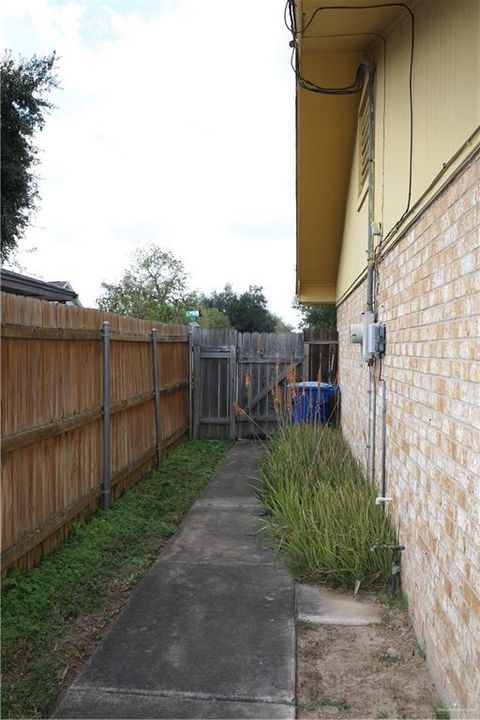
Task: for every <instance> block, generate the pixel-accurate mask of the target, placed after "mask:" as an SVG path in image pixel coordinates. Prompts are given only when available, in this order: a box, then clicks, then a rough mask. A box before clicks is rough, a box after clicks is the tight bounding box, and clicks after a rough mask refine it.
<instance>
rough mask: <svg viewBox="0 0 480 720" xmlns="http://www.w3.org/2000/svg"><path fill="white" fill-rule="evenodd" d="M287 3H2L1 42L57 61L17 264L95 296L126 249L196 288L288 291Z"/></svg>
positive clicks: (291, 216)
mask: <svg viewBox="0 0 480 720" xmlns="http://www.w3.org/2000/svg"><path fill="white" fill-rule="evenodd" d="M283 5H284V2H283V0H257V1H256V2H244V1H240V2H239V0H71V1H68V0H2V2H1V4H0V41H1V44H2V46H3V47H4V48H10V49H11V50H12V51H13V52H14V54H18V53H20V54H21V55H23V56H30V55H32V54H34V53H36V54H39V55H45V54H47V53H50V52H51V51H52V50H56V52H57V54H58V55H59V56H60V60H59V64H58V76H59V79H60V81H61V84H62V87H63V89H62V90H61V91H56V92H55V93H53V95H52V100H53V101H54V102H55V104H56V105H57V109H56V110H54V111H53V112H52V114H51V115H50V116H49V118H48V120H47V124H46V126H45V130H44V131H43V133H42V134H41V135H40V136H39V138H38V140H39V144H40V145H41V147H42V150H43V152H42V158H41V166H40V174H41V176H42V180H41V183H40V194H41V198H42V200H41V209H40V211H39V212H38V214H37V215H36V217H35V219H34V224H33V226H32V227H31V228H30V229H29V231H28V233H27V236H26V242H25V243H24V244H23V246H24V247H25V248H33V247H36V248H37V250H36V251H35V252H30V253H25V252H22V253H21V254H20V256H19V259H20V262H21V264H22V266H23V268H24V270H25V271H26V272H27V273H31V274H35V275H36V276H38V277H42V278H43V279H45V280H60V279H62V280H63V279H66V280H69V281H70V283H71V284H72V286H73V287H74V289H75V290H76V291H77V292H78V293H79V295H80V299H81V301H82V303H83V304H84V305H89V306H94V303H95V300H96V298H97V297H98V295H99V293H100V283H101V282H102V280H107V281H115V280H117V279H118V278H119V277H120V275H121V272H122V270H123V269H124V268H125V267H127V266H128V264H129V259H130V256H131V252H132V250H133V249H134V248H135V247H136V246H138V245H143V244H145V243H149V242H155V243H157V244H159V245H161V246H163V247H165V248H168V249H170V250H171V251H172V252H173V253H174V254H175V255H176V256H177V257H179V258H181V259H182V260H183V261H184V262H185V265H186V268H187V270H188V272H189V274H190V278H191V286H192V288H195V289H200V290H204V291H210V290H212V289H221V288H222V287H223V286H224V285H225V283H226V282H231V283H232V284H233V286H234V288H235V290H237V291H243V290H245V289H247V288H248V285H250V284H256V285H262V286H263V287H264V288H265V292H266V295H267V297H268V300H269V305H270V308H271V310H273V311H274V312H275V313H276V314H278V315H280V316H282V317H283V318H284V319H285V320H287V321H289V322H290V323H295V322H296V318H297V315H296V313H295V312H294V311H293V310H291V303H292V299H293V296H294V291H295V240H294V237H295V163H294V149H295V148H294V78H293V73H292V71H291V69H290V66H289V56H290V52H289V47H288V42H289V39H290V38H289V34H288V31H287V30H286V28H285V26H284V24H283Z"/></svg>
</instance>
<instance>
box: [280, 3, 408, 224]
mask: <svg viewBox="0 0 480 720" xmlns="http://www.w3.org/2000/svg"><path fill="white" fill-rule="evenodd" d="M394 7H400V8H402V9H403V10H405V11H406V12H407V13H408V15H409V17H410V31H411V35H410V37H411V40H410V62H409V73H408V76H409V114H410V137H409V171H408V190H407V204H406V207H405V210H404V211H403V213H402V215H401V217H400V219H399V220H398V222H397V223H396V225H395V227H398V226H399V225H400V224H401V223H402V222H403V220H404V218H405V217H406V215H407V214H408V212H409V211H410V206H411V201H412V185H413V124H414V123H413V120H414V118H413V57H414V48H415V15H414V13H413V12H412V10H411V9H410V8H409V7H408V5H405V3H401V2H395V3H374V4H371V5H362V6H354V5H323V6H321V7H318V8H316V9H315V10H314V11H313V13H312V15H311V16H310V18H309V20H308V21H307V23H306V24H305V25H304V27H303V28H302V29H301V30H298V29H297V24H296V18H295V0H287V2H286V4H285V8H284V15H283V16H284V22H285V25H286V27H287V29H288V30H289V32H291V34H292V40H291V41H290V46H291V47H292V57H291V59H290V64H291V65H292V68H293V70H294V72H295V76H296V79H297V82H298V84H299V85H300V87H302V88H303V89H304V90H308V91H309V92H315V93H321V94H325V95H351V94H354V93H357V92H360V91H361V90H362V88H363V82H364V78H365V75H366V74H367V72H368V71H369V70H370V69H371V66H370V63H369V61H368V60H363V61H362V62H361V63H360V65H359V66H358V68H357V73H356V77H355V80H354V82H353V83H351V84H350V85H345V86H343V87H324V86H321V85H317V84H316V83H313V82H311V81H310V80H307V79H306V78H304V77H303V75H302V74H301V71H300V59H299V51H298V43H297V37H298V36H302V35H304V34H305V32H306V31H307V30H308V28H309V27H310V26H311V24H312V23H313V21H314V20H315V18H316V16H317V15H318V13H320V12H321V11H323V10H373V9H380V8H394ZM287 13H288V17H289V19H290V24H289V23H288V20H287ZM358 34H359V35H363V34H372V35H374V34H377V33H358ZM381 37H382V38H383V36H381ZM383 39H384V40H385V38H383Z"/></svg>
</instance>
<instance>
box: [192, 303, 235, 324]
mask: <svg viewBox="0 0 480 720" xmlns="http://www.w3.org/2000/svg"><path fill="white" fill-rule="evenodd" d="M197 322H198V324H199V325H200V327H203V328H230V327H232V323H231V322H230V318H229V317H228V315H227V314H226V313H224V312H222V311H221V310H219V309H218V308H216V307H206V306H205V305H201V306H200V317H199V318H198V320H197Z"/></svg>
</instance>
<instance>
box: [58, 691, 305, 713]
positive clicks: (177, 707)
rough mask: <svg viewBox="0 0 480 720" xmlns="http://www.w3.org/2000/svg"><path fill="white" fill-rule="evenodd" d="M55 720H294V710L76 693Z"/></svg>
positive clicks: (177, 698) (207, 700)
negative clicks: (111, 719)
mask: <svg viewBox="0 0 480 720" xmlns="http://www.w3.org/2000/svg"><path fill="white" fill-rule="evenodd" d="M54 717H56V718H65V719H67V718H102V719H103V718H132V719H136V718H145V719H150V718H159V719H160V718H165V719H167V718H177V719H178V720H183V719H184V718H199V719H200V718H211V719H212V720H217V719H218V720H221V719H222V718H225V720H230V719H231V720H236V719H238V720H241V719H242V718H258V720H293V718H294V717H295V706H294V705H284V704H277V703H262V702H254V701H253V702H236V701H231V700H223V699H211V698H187V697H180V696H170V697H165V696H163V697H162V696H155V695H142V694H129V693H121V694H119V693H111V692H105V691H101V690H92V689H90V688H89V689H86V690H80V689H76V690H74V691H73V692H71V693H70V694H69V701H68V703H65V704H61V705H60V706H59V707H58V710H57V712H56V714H55V716H54Z"/></svg>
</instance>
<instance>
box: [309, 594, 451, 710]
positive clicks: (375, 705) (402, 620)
mask: <svg viewBox="0 0 480 720" xmlns="http://www.w3.org/2000/svg"><path fill="white" fill-rule="evenodd" d="M382 618H383V619H382V622H381V623H379V624H377V625H369V626H358V627H343V626H339V625H312V624H310V623H298V625H297V718H302V720H309V719H310V718H337V719H338V718H379V719H380V718H390V719H392V718H447V717H448V715H447V714H446V713H445V711H444V710H443V709H442V708H441V704H440V702H439V700H438V697H437V695H436V693H435V687H434V685H433V683H432V680H431V677H430V675H429V672H428V670H427V666H426V663H425V659H424V656H423V654H422V652H421V650H420V648H419V647H418V644H417V642H416V639H415V635H414V633H413V630H412V628H411V626H410V624H409V621H408V616H407V613H406V612H405V611H403V610H401V609H399V608H389V607H388V606H386V605H385V606H384V609H382Z"/></svg>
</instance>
